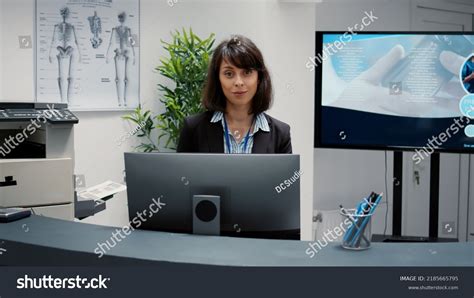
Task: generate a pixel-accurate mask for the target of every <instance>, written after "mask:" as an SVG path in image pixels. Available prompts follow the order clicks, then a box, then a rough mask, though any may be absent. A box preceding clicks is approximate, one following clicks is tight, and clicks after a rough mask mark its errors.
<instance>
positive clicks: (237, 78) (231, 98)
mask: <svg viewBox="0 0 474 298" xmlns="http://www.w3.org/2000/svg"><path fill="white" fill-rule="evenodd" d="M219 80H220V82H221V86H222V91H223V92H224V95H225V97H226V98H227V103H230V104H232V105H236V106H248V107H249V108H250V106H251V103H252V98H253V97H254V95H255V93H256V92H257V86H258V71H256V70H253V69H242V68H238V67H236V66H234V65H233V64H230V63H229V62H228V61H226V60H222V63H221V66H220V70H219Z"/></svg>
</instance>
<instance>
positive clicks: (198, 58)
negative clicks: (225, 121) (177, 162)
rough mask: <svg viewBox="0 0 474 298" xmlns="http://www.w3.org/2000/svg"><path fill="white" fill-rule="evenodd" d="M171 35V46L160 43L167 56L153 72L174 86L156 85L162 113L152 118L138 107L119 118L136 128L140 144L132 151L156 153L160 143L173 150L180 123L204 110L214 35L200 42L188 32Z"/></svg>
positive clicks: (191, 32)
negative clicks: (203, 100) (162, 106)
mask: <svg viewBox="0 0 474 298" xmlns="http://www.w3.org/2000/svg"><path fill="white" fill-rule="evenodd" d="M171 35H172V38H173V40H172V42H170V43H168V42H165V41H163V40H161V43H162V44H163V48H164V49H165V50H166V51H167V52H168V55H169V56H168V57H165V58H162V59H160V62H161V65H159V66H158V67H156V68H155V70H156V71H157V72H158V73H159V74H160V75H162V76H165V77H167V78H169V79H170V80H172V81H173V82H174V86H173V87H171V86H166V85H164V84H158V90H159V91H160V92H161V93H162V95H161V96H160V102H161V103H163V104H164V107H165V111H164V112H163V113H161V114H158V115H155V116H153V115H152V112H151V111H150V110H144V109H143V108H142V107H141V106H139V107H138V108H136V109H135V110H134V111H133V112H132V113H131V114H129V115H125V116H123V117H122V118H123V119H126V120H128V121H131V122H132V123H134V124H136V125H138V128H139V129H138V130H137V131H138V133H137V134H136V136H137V137H138V138H139V139H140V141H141V143H140V145H138V146H136V147H135V149H136V150H138V151H143V152H152V151H160V147H159V146H160V144H161V141H163V140H165V144H164V147H165V148H168V149H173V150H175V149H176V146H177V143H178V138H179V132H180V130H181V127H182V125H183V121H184V119H185V118H186V117H187V116H189V115H193V114H196V113H200V112H202V111H203V110H204V108H203V106H202V105H201V92H202V88H203V87H204V83H205V81H206V77H207V68H208V65H209V59H210V57H211V55H212V46H213V44H214V42H215V34H214V33H212V34H210V35H209V37H207V38H206V39H201V38H199V37H198V36H197V35H196V34H194V32H193V31H192V29H189V32H187V31H186V30H185V29H183V31H182V32H179V31H175V32H174V33H172V34H171ZM155 129H157V130H159V135H158V136H157V138H156V142H154V141H153V136H152V132H153V131H154V130H155Z"/></svg>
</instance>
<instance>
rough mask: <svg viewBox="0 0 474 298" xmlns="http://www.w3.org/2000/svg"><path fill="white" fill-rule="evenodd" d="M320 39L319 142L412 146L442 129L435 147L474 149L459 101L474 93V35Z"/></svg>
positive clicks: (331, 35)
mask: <svg viewBox="0 0 474 298" xmlns="http://www.w3.org/2000/svg"><path fill="white" fill-rule="evenodd" d="M318 38H319V39H320V41H319V48H317V49H316V50H317V57H319V58H320V59H319V60H321V64H322V65H321V66H322V67H320V68H319V70H318V71H320V72H321V76H320V77H321V80H320V82H316V84H318V83H319V84H320V86H316V88H320V96H321V98H320V99H319V100H320V104H321V114H320V116H321V121H320V125H321V127H320V128H319V129H320V138H321V139H320V140H319V141H320V142H321V143H322V144H325V145H331V144H332V145H342V146H349V147H350V146H362V147H364V146H366V147H403V148H417V147H423V146H424V145H425V144H426V142H427V140H428V139H429V138H430V137H431V136H433V135H437V134H439V133H441V132H443V131H444V132H445V133H448V136H449V137H447V138H446V140H445V141H444V142H439V143H437V148H435V149H447V150H451V151H456V150H466V148H468V149H469V148H471V147H472V146H473V145H474V138H473V137H471V136H469V135H470V134H467V133H466V131H472V128H466V127H467V126H469V122H470V118H469V117H468V115H467V114H466V113H463V112H462V111H461V106H462V105H463V98H465V97H466V96H467V95H469V94H470V93H473V92H474V57H473V54H474V35H465V34H436V33H432V34H415V33H414V34H400V33H384V34H381V33H377V34H375V33H365V34H360V33H359V34H357V35H347V34H342V33H340V34H339V33H321V34H320V36H319V37H317V39H318ZM317 44H318V42H317ZM317 101H318V99H317ZM464 102H465V99H464ZM464 106H465V104H464ZM468 108H469V107H468ZM473 109H474V106H473ZM473 116H474V113H473ZM457 122H460V123H459V124H457ZM453 123H454V124H455V126H456V128H454V127H453V129H451V127H452V124H453ZM472 124H474V121H473V122H472ZM443 139H444V138H443Z"/></svg>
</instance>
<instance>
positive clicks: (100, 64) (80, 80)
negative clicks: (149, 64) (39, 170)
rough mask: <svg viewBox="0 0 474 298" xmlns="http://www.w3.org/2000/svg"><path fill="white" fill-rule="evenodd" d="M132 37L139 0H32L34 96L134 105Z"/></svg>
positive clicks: (97, 105)
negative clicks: (34, 27)
mask: <svg viewBox="0 0 474 298" xmlns="http://www.w3.org/2000/svg"><path fill="white" fill-rule="evenodd" d="M138 40H139V0H36V100H37V101H38V102H58V103H59V102H60V103H67V104H68V105H69V107H70V109H72V110H120V109H132V108H135V107H137V106H138V103H139V58H140V57H139V50H138Z"/></svg>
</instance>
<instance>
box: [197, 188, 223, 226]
mask: <svg viewBox="0 0 474 298" xmlns="http://www.w3.org/2000/svg"><path fill="white" fill-rule="evenodd" d="M193 234H200V235H220V234H221V197H220V196H209V195H194V196H193Z"/></svg>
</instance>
